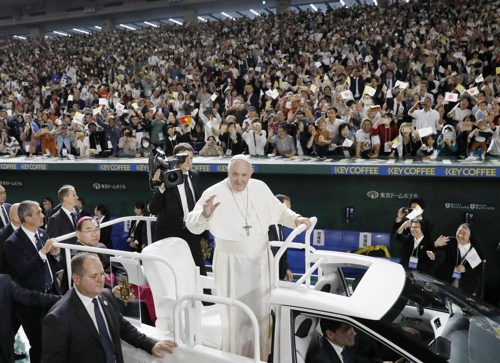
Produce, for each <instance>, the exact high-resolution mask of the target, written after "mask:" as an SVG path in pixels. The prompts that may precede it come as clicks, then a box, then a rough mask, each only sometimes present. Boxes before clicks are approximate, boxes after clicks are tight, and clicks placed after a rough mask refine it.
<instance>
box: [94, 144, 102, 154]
mask: <svg viewBox="0 0 500 363" xmlns="http://www.w3.org/2000/svg"><path fill="white" fill-rule="evenodd" d="M95 148H96V150H97V153H100V152H102V148H101V145H96V147H95Z"/></svg>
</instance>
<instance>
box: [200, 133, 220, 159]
mask: <svg viewBox="0 0 500 363" xmlns="http://www.w3.org/2000/svg"><path fill="white" fill-rule="evenodd" d="M220 144H221V142H220V141H216V140H215V137H213V136H209V137H208V141H207V142H206V143H205V146H203V148H202V149H201V150H200V155H201V156H223V155H224V150H222V146H221V145H220Z"/></svg>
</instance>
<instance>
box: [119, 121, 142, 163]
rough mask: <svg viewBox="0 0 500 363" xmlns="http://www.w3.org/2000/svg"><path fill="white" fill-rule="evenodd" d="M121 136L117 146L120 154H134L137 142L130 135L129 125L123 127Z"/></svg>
mask: <svg viewBox="0 0 500 363" xmlns="http://www.w3.org/2000/svg"><path fill="white" fill-rule="evenodd" d="M122 132H123V136H122V137H121V138H120V141H118V147H119V148H120V150H121V154H120V155H121V156H135V154H136V152H137V142H136V140H135V139H134V138H133V137H132V129H131V128H130V127H125V128H124V129H123V130H122Z"/></svg>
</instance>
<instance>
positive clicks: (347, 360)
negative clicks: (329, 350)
mask: <svg viewBox="0 0 500 363" xmlns="http://www.w3.org/2000/svg"><path fill="white" fill-rule="evenodd" d="M340 354H342V360H343V361H344V363H351V358H350V357H349V353H348V352H347V351H346V350H345V348H344V349H343V350H342V353H340Z"/></svg>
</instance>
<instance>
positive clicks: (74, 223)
mask: <svg viewBox="0 0 500 363" xmlns="http://www.w3.org/2000/svg"><path fill="white" fill-rule="evenodd" d="M71 220H72V221H73V227H75V228H76V215H75V212H71Z"/></svg>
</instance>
